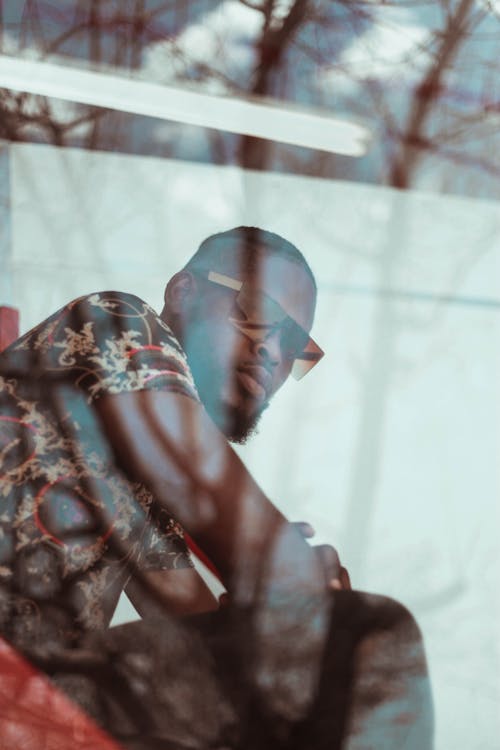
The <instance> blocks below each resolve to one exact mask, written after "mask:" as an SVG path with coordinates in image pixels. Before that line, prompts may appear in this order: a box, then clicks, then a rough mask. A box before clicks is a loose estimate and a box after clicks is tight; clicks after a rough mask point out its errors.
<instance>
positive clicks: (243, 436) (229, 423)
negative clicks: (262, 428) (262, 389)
mask: <svg viewBox="0 0 500 750" xmlns="http://www.w3.org/2000/svg"><path fill="white" fill-rule="evenodd" d="M268 405H269V404H268V402H266V403H265V404H263V405H262V407H261V408H260V409H259V410H258V411H257V412H254V413H253V414H252V415H251V416H248V415H246V414H241V412H239V411H238V409H236V408H235V407H231V406H226V408H225V410H224V414H223V415H222V418H221V415H220V409H219V411H218V414H216V415H212V414H210V409H209V408H208V407H207V412H208V413H209V414H210V416H211V417H212V419H213V421H214V422H215V423H216V424H217V426H218V427H219V429H220V430H221V431H222V432H223V433H224V435H225V436H226V437H227V439H228V440H229V442H231V443H238V445H245V443H247V441H248V440H249V439H250V438H251V437H252V436H253V435H256V434H257V432H258V426H259V422H260V419H261V417H262V414H263V413H264V411H265V410H266V409H267V407H268ZM217 417H218V419H219V421H220V424H218V423H217V422H218V419H217Z"/></svg>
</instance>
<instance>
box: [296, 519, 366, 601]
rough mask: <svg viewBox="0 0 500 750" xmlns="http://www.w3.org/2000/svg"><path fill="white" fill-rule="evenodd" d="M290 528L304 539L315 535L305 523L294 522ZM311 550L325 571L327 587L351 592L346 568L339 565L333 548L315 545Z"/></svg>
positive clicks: (309, 525) (328, 545) (337, 556)
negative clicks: (292, 527)
mask: <svg viewBox="0 0 500 750" xmlns="http://www.w3.org/2000/svg"><path fill="white" fill-rule="evenodd" d="M292 526H295V528H296V529H297V531H298V532H299V534H301V535H302V536H303V537H304V539H311V538H312V537H313V536H314V534H315V533H316V532H315V530H314V528H313V527H312V526H311V524H310V523H308V522H307V521H294V522H293V524H292ZM313 550H314V551H315V553H316V555H317V556H318V558H319V560H320V562H321V567H322V568H323V570H324V571H325V578H326V583H327V585H328V586H329V587H330V588H332V589H334V590H336V591H352V586H351V579H350V577H349V573H348V572H347V568H344V566H343V565H341V563H340V558H339V555H338V552H337V550H336V549H335V547H332V546H331V544H317V545H315V546H314V547H313Z"/></svg>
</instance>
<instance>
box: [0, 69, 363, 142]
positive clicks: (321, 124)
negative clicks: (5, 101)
mask: <svg viewBox="0 0 500 750" xmlns="http://www.w3.org/2000/svg"><path fill="white" fill-rule="evenodd" d="M0 87H5V88H9V89H13V90H15V91H25V92H27V93H30V94H40V95H42V96H49V97H55V98H57V99H64V100H66V101H71V102H78V103H79V104H89V105H92V106H96V107H105V108H108V109H115V110H119V111H121V112H131V113H133V114H137V115H146V116H148V117H158V118H161V119H164V120H173V121H176V122H184V123H187V124H190V125H199V126H201V127H206V128H216V129H218V130H225V131H227V132H230V133H241V134H244V135H251V136H255V137H257V138H265V139H268V140H272V141H281V142H282V143H292V144H294V145H296V146H306V147H308V148H314V149H320V150H322V151H330V152H333V153H337V154H344V155H347V156H362V155H363V154H365V153H366V151H367V148H368V145H369V142H370V138H371V134H370V131H369V130H368V129H367V128H366V127H364V126H362V125H359V124H357V123H353V122H348V121H345V120H340V119H337V118H333V117H329V116H328V115H323V114H320V113H317V112H314V111H310V110H309V111H308V110H304V109H300V108H297V107H293V106H292V107H290V105H289V104H288V103H287V104H286V105H281V104H279V105H278V104H270V103H269V102H268V101H265V100H263V101H258V100H251V99H243V98H238V97H233V98H229V97H223V96H214V95H211V94H205V93H200V92H197V91H192V90H186V89H181V88H175V87H173V86H163V85H160V84H157V83H148V82H146V81H142V80H136V79H131V78H124V77H120V76H116V75H109V74H107V73H96V72H93V71H87V70H80V69H77V68H72V67H68V66H63V65H54V64H52V63H46V62H38V61H34V60H24V59H19V58H15V57H10V56H7V55H0Z"/></svg>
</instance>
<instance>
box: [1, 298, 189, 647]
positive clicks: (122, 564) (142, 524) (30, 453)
mask: <svg viewBox="0 0 500 750" xmlns="http://www.w3.org/2000/svg"><path fill="white" fill-rule="evenodd" d="M143 389H155V390H166V391H175V392H178V393H180V394H183V395H186V396H188V397H190V398H192V399H195V400H198V395H197V392H196V388H195V385H194V382H193V378H192V375H191V372H190V370H189V367H188V365H187V361H186V357H185V354H184V352H183V351H182V349H181V347H180V345H179V343H178V342H177V340H176V339H175V337H174V336H173V333H172V331H171V330H170V329H169V327H168V326H167V325H166V324H165V323H164V322H163V321H162V320H161V319H160V318H159V317H158V316H157V314H156V313H155V312H154V311H153V310H152V309H151V308H150V307H149V306H148V305H147V304H146V303H145V302H143V301H142V300H140V299H138V298H137V297H135V296H133V295H129V294H123V293H118V292H101V293H97V294H92V295H89V296H86V297H81V298H79V299H77V300H75V301H73V302H71V303H70V304H68V305H66V307H64V308H63V309H62V310H60V311H59V312H57V313H55V314H54V315H52V316H51V317H50V318H48V319H47V320H45V321H44V322H43V323H41V324H40V325H38V326H37V327H36V328H34V329H33V330H31V331H29V332H28V333H27V334H25V335H24V336H22V337H21V338H20V339H18V340H17V341H15V342H14V343H13V344H12V345H11V346H10V347H9V348H8V349H7V350H6V351H5V352H3V353H2V354H1V355H0V632H2V633H3V634H4V635H6V636H7V637H9V638H10V640H11V641H13V642H14V643H15V644H16V645H18V647H22V646H23V644H25V642H26V643H28V642H29V643H30V644H32V643H33V642H34V641H35V642H36V641H37V640H39V641H42V640H43V639H47V638H53V639H56V640H57V641H61V638H62V639H63V640H64V638H65V635H64V634H66V635H67V634H68V633H71V632H73V631H74V630H75V627H76V629H77V630H78V629H79V628H81V629H83V630H88V629H98V628H101V627H105V626H106V625H107V624H108V622H109V618H110V616H111V614H112V611H113V608H114V605H115V604H116V600H117V598H118V596H119V593H120V592H121V590H122V588H123V586H124V585H125V584H126V582H127V580H128V578H129V577H130V575H131V571H132V570H133V566H137V568H139V569H142V570H144V569H148V568H149V569H172V568H183V567H190V566H192V563H191V560H190V557H189V553H188V550H187V547H186V544H185V542H184V539H183V534H182V529H181V528H180V526H179V525H178V524H177V523H176V522H175V520H174V519H173V518H172V517H171V516H170V515H169V514H168V513H167V512H166V511H165V510H161V509H160V510H159V509H158V508H156V507H155V504H154V502H153V498H152V496H151V494H150V492H149V491H148V490H147V489H146V488H145V487H144V486H143V485H141V484H138V483H136V484H132V483H131V482H130V481H129V480H128V479H127V478H126V477H125V476H124V475H123V474H122V473H121V472H120V471H119V470H118V469H117V467H116V464H115V462H114V459H113V455H112V452H111V448H110V446H109V445H108V443H107V441H106V439H105V437H104V435H103V434H102V430H101V429H100V423H99V421H98V417H97V415H96V413H95V410H94V409H93V408H92V404H93V403H94V402H95V400H96V399H98V398H99V397H100V396H101V395H103V394H115V393H116V394H117V393H123V392H125V391H138V390H143ZM51 613H52V614H51ZM49 614H50V616H49ZM75 623H76V626H75Z"/></svg>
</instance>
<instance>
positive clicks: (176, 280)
mask: <svg viewBox="0 0 500 750" xmlns="http://www.w3.org/2000/svg"><path fill="white" fill-rule="evenodd" d="M197 290H198V285H197V283H196V279H195V278H194V276H193V274H192V273H190V272H189V271H179V272H178V273H176V274H175V275H174V276H172V278H171V279H170V281H169V282H168V284H167V286H166V289H165V307H166V308H167V309H168V310H169V311H170V313H172V314H173V315H182V314H183V312H185V311H186V308H187V306H189V305H190V304H191V302H192V301H193V300H194V299H195V297H196V292H197Z"/></svg>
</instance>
